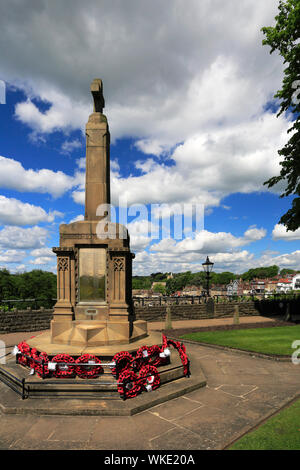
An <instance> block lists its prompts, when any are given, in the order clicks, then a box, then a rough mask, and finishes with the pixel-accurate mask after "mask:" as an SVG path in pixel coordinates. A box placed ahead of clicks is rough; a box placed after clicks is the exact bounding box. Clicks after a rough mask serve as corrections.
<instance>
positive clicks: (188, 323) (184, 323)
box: [148, 315, 278, 330]
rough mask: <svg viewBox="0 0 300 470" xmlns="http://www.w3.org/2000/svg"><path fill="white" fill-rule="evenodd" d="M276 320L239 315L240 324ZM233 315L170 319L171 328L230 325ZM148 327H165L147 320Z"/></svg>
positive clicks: (151, 328) (161, 323) (156, 328)
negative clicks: (196, 318) (195, 318)
mask: <svg viewBox="0 0 300 470" xmlns="http://www.w3.org/2000/svg"><path fill="white" fill-rule="evenodd" d="M274 321H278V318H277V320H276V318H270V317H262V316H260V315H253V316H251V317H250V316H249V317H247V316H245V317H240V324H245V323H248V324H249V323H267V322H270V323H272V322H274ZM232 324H233V317H226V318H204V319H201V320H175V321H172V328H173V329H175V330H177V329H179V328H195V327H201V326H203V327H205V326H221V325H232ZM148 328H149V329H150V330H162V329H164V328H165V322H164V321H161V322H159V321H157V322H148Z"/></svg>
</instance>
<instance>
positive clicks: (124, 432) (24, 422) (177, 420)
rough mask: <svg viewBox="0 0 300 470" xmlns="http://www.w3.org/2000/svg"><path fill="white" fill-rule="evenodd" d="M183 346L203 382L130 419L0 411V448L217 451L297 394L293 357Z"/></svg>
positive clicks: (298, 383) (298, 379)
mask: <svg viewBox="0 0 300 470" xmlns="http://www.w3.org/2000/svg"><path fill="white" fill-rule="evenodd" d="M174 323H175V322H174ZM176 323H177V322H176ZM178 323H179V322H178ZM186 323H187V322H185V327H186V326H187V325H186ZM193 326H194V325H193ZM178 327H179V325H178ZM29 335H30V336H32V334H23V338H24V337H25V338H26V337H27V338H28V336H29ZM6 336H8V335H6ZM1 339H2V337H1ZM298 339H300V338H298ZM186 346H187V353H188V352H189V351H190V352H193V354H195V355H196V357H197V359H198V360H199V362H200V363H201V366H202V370H203V372H204V374H205V376H206V378H207V387H206V388H202V389H199V390H195V391H193V392H190V393H188V394H186V395H184V396H181V397H179V398H176V399H173V400H171V401H169V402H167V403H163V404H160V405H157V406H155V407H153V408H151V409H149V410H147V411H144V412H142V413H140V414H137V415H134V416H130V417H125V416H124V417H106V416H98V417H97V416H90V417H88V416H33V415H24V416H22V415H4V414H2V415H1V414H0V449H35V450H37V449H40V450H42V449H53V450H58V449H95V450H97V449H104V450H130V449H136V450H140V449H141V450H149V451H151V450H195V449H223V448H224V447H225V446H226V445H227V444H228V443H230V442H232V441H233V440H235V439H237V438H238V437H239V436H240V435H242V434H243V433H245V432H247V431H248V430H250V429H252V428H253V427H254V426H256V425H257V424H258V423H260V422H261V421H262V420H263V419H265V418H266V417H268V416H270V415H271V414H273V413H274V412H276V411H278V410H279V409H280V408H281V407H282V406H284V405H285V404H286V403H288V402H289V401H290V400H292V399H293V398H294V397H296V396H298V395H299V394H300V374H299V368H300V366H296V365H293V364H292V362H276V361H271V360H267V359H260V358H255V357H252V356H250V355H249V356H248V355H240V354H238V353H236V352H235V353H233V352H229V351H222V350H218V349H213V348H211V347H204V346H199V345H194V344H186ZM191 372H192V374H193V364H191ZM184 380H188V379H184ZM3 386H4V385H1V386H0V393H1V389H2V387H3ZM152 393H155V392H152Z"/></svg>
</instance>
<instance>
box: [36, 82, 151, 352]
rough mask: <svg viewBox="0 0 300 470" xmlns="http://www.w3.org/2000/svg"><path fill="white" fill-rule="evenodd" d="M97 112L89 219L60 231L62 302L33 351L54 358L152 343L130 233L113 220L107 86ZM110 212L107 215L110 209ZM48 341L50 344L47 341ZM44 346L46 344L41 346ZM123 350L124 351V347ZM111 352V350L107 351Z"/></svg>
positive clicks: (91, 141) (91, 126) (91, 123)
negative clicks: (135, 285) (140, 315)
mask: <svg viewBox="0 0 300 470" xmlns="http://www.w3.org/2000/svg"><path fill="white" fill-rule="evenodd" d="M91 93H92V96H93V99H94V112H93V113H92V114H91V115H90V117H89V120H88V122H87V125H86V184H85V217H84V220H83V221H79V222H74V223H70V224H62V225H61V226H60V242H59V247H55V248H53V251H54V252H55V253H56V255H57V303H56V304H55V306H54V314H53V320H52V322H51V334H50V336H49V335H48V336H44V337H43V335H40V336H38V337H36V338H34V339H32V340H30V341H28V344H29V346H31V347H35V348H37V349H39V346H42V349H43V351H45V352H47V353H51V351H52V350H56V349H57V345H62V348H61V351H62V352H69V349H70V348H71V350H72V353H73V354H74V353H75V352H74V347H75V351H76V347H77V348H78V354H80V353H81V352H82V350H83V349H85V348H89V349H90V348H97V351H98V348H99V347H101V346H106V347H109V348H108V349H112V350H114V349H115V348H114V347H112V348H110V346H114V345H123V347H122V349H124V348H125V345H126V349H127V350H130V349H132V346H131V347H130V345H131V343H134V342H136V341H139V340H140V339H142V338H148V341H150V343H151V338H149V335H148V333H147V322H146V321H142V320H139V321H136V320H135V317H134V310H133V304H132V288H131V278H132V259H133V258H134V254H133V253H131V251H130V240H129V234H128V231H127V229H126V228H125V227H124V226H122V225H120V224H115V223H112V222H111V221H110V219H109V204H110V153H109V150H110V133H109V127H108V123H107V119H106V116H105V115H104V114H103V113H102V111H103V107H104V98H103V92H102V81H101V80H100V79H95V80H94V81H93V82H92V84H91ZM105 209H107V210H105ZM46 338H48V339H46ZM39 342H40V343H41V344H39ZM119 349H120V348H119ZM106 350H107V348H106Z"/></svg>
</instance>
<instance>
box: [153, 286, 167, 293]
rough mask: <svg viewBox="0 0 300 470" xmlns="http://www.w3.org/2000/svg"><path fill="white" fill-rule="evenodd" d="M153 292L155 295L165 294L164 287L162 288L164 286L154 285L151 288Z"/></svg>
mask: <svg viewBox="0 0 300 470" xmlns="http://www.w3.org/2000/svg"><path fill="white" fill-rule="evenodd" d="M153 292H155V293H157V294H165V293H166V287H165V286H164V284H155V286H153Z"/></svg>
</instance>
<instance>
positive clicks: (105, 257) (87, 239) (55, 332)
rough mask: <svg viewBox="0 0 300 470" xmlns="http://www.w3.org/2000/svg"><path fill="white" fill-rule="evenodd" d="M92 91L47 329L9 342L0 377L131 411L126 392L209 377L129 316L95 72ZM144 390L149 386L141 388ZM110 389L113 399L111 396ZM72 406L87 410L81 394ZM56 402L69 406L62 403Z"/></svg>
mask: <svg viewBox="0 0 300 470" xmlns="http://www.w3.org/2000/svg"><path fill="white" fill-rule="evenodd" d="M91 94H92V97H93V104H94V109H93V112H92V114H91V115H90V116H89V119H88V122H87V124H86V182H85V216H84V220H82V221H78V222H73V223H70V224H62V225H60V238H59V246H58V247H55V248H53V251H54V252H55V253H56V255H57V302H56V304H55V306H54V312H53V319H52V321H51V326H50V330H48V331H45V332H44V333H42V334H39V335H37V336H35V337H32V338H30V339H29V340H27V341H26V342H25V341H23V342H21V343H20V344H18V345H16V346H15V348H14V356H15V357H13V358H11V359H10V360H8V361H7V363H6V364H5V365H1V367H0V380H1V381H2V382H4V383H5V384H6V385H8V387H10V388H11V389H13V391H14V392H16V393H17V394H19V395H21V398H22V399H24V398H48V399H49V398H62V399H64V400H61V403H64V402H65V400H67V399H70V398H75V397H76V398H77V399H80V398H86V397H92V398H101V401H98V403H97V404H96V405H95V402H94V401H92V402H91V403H90V405H89V406H90V407H92V409H91V408H90V409H89V413H96V414H99V413H100V414H101V413H104V414H132V413H133V412H134V411H133V410H134V407H131V408H130V407H127V408H126V407H125V408H124V406H125V404H124V400H125V399H127V398H135V400H128V402H135V401H137V403H138V405H137V407H136V411H135V412H137V410H138V411H140V410H142V409H145V408H147V407H149V406H151V404H154V403H155V404H157V403H159V402H163V401H166V400H168V399H170V398H174V397H176V396H179V395H181V394H183V393H186V392H187V391H189V390H191V389H195V388H198V387H201V386H204V385H205V383H206V382H205V379H204V377H203V375H202V374H201V373H200V374H199V371H198V373H197V379H194V380H193V378H189V377H190V358H189V357H188V356H187V353H186V348H185V346H184V344H182V343H180V342H179V341H175V340H172V339H168V338H167V337H166V336H165V335H164V334H162V333H161V332H159V331H156V332H155V331H153V332H151V333H149V332H148V329H147V322H146V321H144V320H136V319H135V315H134V307H133V302H132V289H131V282H132V260H133V259H134V254H133V253H132V252H131V251H130V238H129V234H128V231H127V229H126V227H124V226H123V225H121V224H118V223H114V222H111V220H110V209H109V205H110V133H109V126H108V123H107V118H106V116H105V115H104V114H103V108H104V97H103V85H102V80H100V79H94V80H93V82H92V84H91ZM112 235H113V236H112ZM191 362H192V360H191ZM197 367H199V365H198V366H197ZM187 378H189V380H187ZM150 391H154V393H152V394H150V395H149V394H148V393H142V392H150ZM12 393H13V392H12ZM155 394H157V395H155ZM14 395H15V393H14ZM137 395H139V397H137ZM148 397H149V398H148ZM150 397H155V398H150ZM120 398H121V400H120ZM113 399H115V400H113ZM116 399H118V402H119V403H120V406H119V408H118V407H116V405H115V406H114V407H112V406H111V403H116ZM122 399H123V400H122ZM19 401H20V402H21V403H24V402H23V401H22V400H20V399H19ZM30 401H31V402H32V401H33V402H35V404H36V405H35V406H36V407H37V408H38V407H39V406H43V405H40V404H37V403H39V401H38V400H26V402H30ZM41 401H42V400H41ZM48 401H49V400H48ZM54 401H55V403H56V405H55V413H58V412H59V410H58V408H59V406H58V405H57V400H54ZM71 402H72V400H69V403H71ZM126 403H127V402H126ZM121 405H123V407H122V406H121ZM49 406H50V407H51V405H50V404H49ZM53 406H54V405H53ZM14 407H16V405H15V404H14ZM69 407H71V405H69ZM93 407H94V408H93ZM71 408H72V407H71ZM28 409H31V408H30V407H29V408H28ZM35 409H36V408H35ZM76 409H77V411H78V409H80V410H81V412H82V413H84V412H85V411H84V410H86V401H85V404H84V405H83V404H82V405H80V402H78V403H77V405H76ZM69 410H70V412H71V409H70V408H69ZM53 412H54V411H53ZM61 412H63V413H66V405H64V404H62V405H61Z"/></svg>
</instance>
